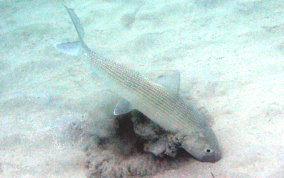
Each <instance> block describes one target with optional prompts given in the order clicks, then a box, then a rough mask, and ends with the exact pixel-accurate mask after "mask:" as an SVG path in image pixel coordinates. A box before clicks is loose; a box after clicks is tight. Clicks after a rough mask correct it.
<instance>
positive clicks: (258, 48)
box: [0, 0, 284, 177]
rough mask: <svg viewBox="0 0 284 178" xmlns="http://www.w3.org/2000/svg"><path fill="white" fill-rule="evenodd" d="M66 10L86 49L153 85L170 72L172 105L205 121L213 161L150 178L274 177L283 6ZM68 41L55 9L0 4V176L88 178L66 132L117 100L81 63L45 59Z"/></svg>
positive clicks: (220, 3) (62, 16) (209, 2)
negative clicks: (184, 103) (174, 75)
mask: <svg viewBox="0 0 284 178" xmlns="http://www.w3.org/2000/svg"><path fill="white" fill-rule="evenodd" d="M66 4H68V6H69V7H72V8H74V9H75V11H76V13H77V14H78V16H79V17H80V19H81V23H82V25H83V26H84V28H85V41H86V43H87V44H88V45H89V46H90V48H92V49H93V50H94V51H96V52H99V53H100V54H102V55H103V56H105V57H107V58H110V59H113V60H115V61H117V62H119V63H122V64H125V65H127V66H128V67H130V68H132V69H134V70H137V71H139V72H141V73H142V74H143V75H145V76H147V77H149V78H152V79H154V78H155V75H157V74H158V73H159V72H160V71H164V70H179V71H180V73H181V94H182V96H183V97H184V98H185V99H186V100H188V101H194V103H195V102H196V103H197V107H205V108H206V109H207V110H208V112H209V113H210V115H211V116H212V118H213V121H212V127H213V129H214V131H215V133H216V135H217V137H218V139H219V142H220V145H221V147H222V150H223V154H224V155H223V158H222V160H220V161H219V162H217V163H214V164H209V163H200V162H197V161H190V162H189V163H187V164H184V165H182V166H180V167H179V169H176V170H174V171H173V172H171V171H165V172H164V173H160V174H158V175H156V176H157V177H159V176H160V177H162V176H163V177H171V176H173V175H174V176H180V177H182V175H187V176H188V177H190V176H192V177H194V176H197V175H199V176H201V177H208V176H211V174H210V172H213V173H214V175H215V176H216V177H217V176H228V177H242V176H243V177H269V176H270V177H281V176H283V175H284V172H283V169H284V165H283V161H282V160H283V158H284V152H283V148H284V145H283V143H282V142H281V141H280V140H283V136H282V134H281V133H282V130H283V124H284V123H283V119H282V118H283V116H284V115H283V108H284V104H283V101H284V98H283V97H284V81H283V76H284V72H283V71H284V60H283V59H284V21H283V19H284V2H283V1H282V0H274V1H265V0H234V1H228V0H201V1H197V0H179V1H178V0H173V1H167V2H163V1H161V0H153V1H127V0H120V1H115V0H108V1H107V0H106V1H102V0H94V1H87V2H86V1H79V0H76V1H71V0H70V1H66ZM76 38H77V37H76V33H75V30H74V29H73V27H72V24H71V21H70V19H69V17H68V15H67V13H66V11H65V9H64V8H63V6H62V4H61V2H60V1H43V0H38V1H33V0H22V1H8V0H1V1H0V56H1V60H0V69H1V70H0V87H1V88H0V105H1V107H0V111H1V112H0V177H1V176H3V177H13V176H14V177H21V176H22V177H25V176H26V177H45V176H46V175H49V176H51V177H72V176H73V177H84V176H85V175H86V169H85V168H84V161H85V160H84V159H85V158H84V153H83V152H82V150H81V148H78V147H76V146H72V143H70V142H71V141H70V140H68V139H67V138H66V137H65V136H66V134H68V129H67V128H68V126H69V124H70V123H72V122H83V121H87V122H89V121H90V120H92V119H93V118H94V117H98V118H103V117H107V116H109V113H103V112H102V111H104V110H102V108H100V104H101V105H107V104H106V103H108V101H107V99H108V100H111V98H115V96H112V95H110V94H103V92H102V91H101V90H103V88H104V87H103V86H102V85H101V83H100V81H99V80H97V79H96V77H95V76H94V75H93V71H91V70H90V68H88V66H86V64H85V63H84V62H82V61H81V60H78V59H75V58H72V57H69V56H66V55H64V54H60V53H59V52H58V51H57V50H55V48H54V45H55V44H58V43H61V42H67V41H73V40H75V39H76ZM106 95H108V97H107V99H106V98H104V96H106ZM106 112H107V111H106ZM94 123H96V122H91V124H90V125H91V126H90V127H88V128H87V129H89V130H92V126H93V125H92V124H94ZM66 130H67V131H66ZM68 138H69V137H68ZM208 170H210V171H208ZM224 170H226V171H224Z"/></svg>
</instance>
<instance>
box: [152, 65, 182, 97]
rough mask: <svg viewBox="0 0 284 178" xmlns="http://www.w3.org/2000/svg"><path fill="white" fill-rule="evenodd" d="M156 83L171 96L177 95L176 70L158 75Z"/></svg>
mask: <svg viewBox="0 0 284 178" xmlns="http://www.w3.org/2000/svg"><path fill="white" fill-rule="evenodd" d="M156 82H157V83H158V84H160V85H162V86H164V87H165V88H166V89H168V90H169V91H171V92H172V93H173V94H176V95H179V90H180V72H179V71H177V70H174V71H167V72H166V73H164V74H162V75H159V76H158V77H157V79H156Z"/></svg>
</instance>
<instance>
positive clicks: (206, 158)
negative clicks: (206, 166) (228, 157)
mask: <svg viewBox="0 0 284 178" xmlns="http://www.w3.org/2000/svg"><path fill="white" fill-rule="evenodd" d="M221 158H222V154H221V152H220V151H218V152H215V153H214V154H212V155H206V156H203V157H202V158H201V161H202V162H211V163H215V162H217V161H219V160H220V159H221Z"/></svg>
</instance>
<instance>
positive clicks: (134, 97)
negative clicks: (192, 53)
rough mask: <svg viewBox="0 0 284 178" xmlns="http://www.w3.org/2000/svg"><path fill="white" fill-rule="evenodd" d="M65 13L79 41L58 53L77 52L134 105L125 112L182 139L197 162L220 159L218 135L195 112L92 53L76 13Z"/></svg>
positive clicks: (168, 92) (173, 96)
mask: <svg viewBox="0 0 284 178" xmlns="http://www.w3.org/2000/svg"><path fill="white" fill-rule="evenodd" d="M66 9H67V12H68V13H69V16H70V17H71V19H72V21H73V24H74V26H75V28H76V31H77V33H78V36H79V41H78V42H72V43H64V44H60V45H57V46H56V47H57V49H59V50H60V51H62V52H65V53H70V51H75V53H76V56H77V57H79V58H80V59H83V60H85V61H87V62H89V64H90V65H91V66H92V67H93V69H94V70H95V71H97V72H98V73H99V75H100V76H101V78H103V79H104V81H105V83H106V84H107V85H109V88H110V89H111V90H112V91H114V92H115V93H117V94H118V95H120V96H121V97H123V98H125V99H127V101H128V102H129V103H131V107H126V108H127V109H126V110H131V109H137V110H139V111H140V112H142V113H143V114H144V115H146V116H147V117H148V118H149V119H151V120H152V121H153V122H155V123H156V124H158V125H160V126H161V127H162V128H164V129H165V130H168V131H171V132H173V133H176V134H179V135H181V136H182V137H183V139H184V141H183V145H182V147H183V148H184V149H185V150H186V151H187V152H188V153H190V154H191V155H192V156H193V157H195V158H196V159H198V160H200V161H205V162H215V161H218V160H219V159H220V158H221V153H220V150H219V146H218V141H217V139H216V136H215V134H214V133H213V131H212V129H211V128H210V127H209V126H208V125H207V124H206V122H205V121H204V118H200V115H199V113H198V112H197V111H196V110H194V109H193V108H192V107H189V106H188V105H186V104H185V103H184V102H183V101H182V99H181V98H180V97H179V96H178V94H177V93H175V92H173V91H172V90H168V89H167V88H165V87H164V86H162V85H160V84H158V83H155V82H154V81H152V80H150V79H148V78H146V77H144V76H143V75H141V74H140V73H138V72H137V71H134V70H132V69H130V68H128V67H126V66H125V65H122V64H120V63H117V62H115V61H113V60H110V59H107V58H105V57H103V56H101V55H99V54H97V53H96V52H94V51H92V50H91V49H89V48H88V46H87V45H86V44H85V43H84V41H83V36H84V30H83V27H82V26H81V24H80V20H79V18H78V17H77V15H76V14H75V12H74V11H73V9H70V8H68V7H66ZM75 53H73V55H74V54H75ZM122 110H125V108H123V109H122Z"/></svg>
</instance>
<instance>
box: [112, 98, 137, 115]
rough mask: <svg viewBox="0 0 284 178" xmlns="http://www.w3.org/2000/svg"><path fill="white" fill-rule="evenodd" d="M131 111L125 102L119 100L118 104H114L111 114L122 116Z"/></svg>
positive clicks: (130, 107)
mask: <svg viewBox="0 0 284 178" xmlns="http://www.w3.org/2000/svg"><path fill="white" fill-rule="evenodd" d="M132 110H133V108H132V106H131V104H130V103H129V102H128V101H127V100H126V99H123V98H121V99H120V100H119V101H118V103H117V104H116V106H115V108H114V111H113V114H114V115H115V116H119V115H124V114H127V113H129V112H131V111H132Z"/></svg>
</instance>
